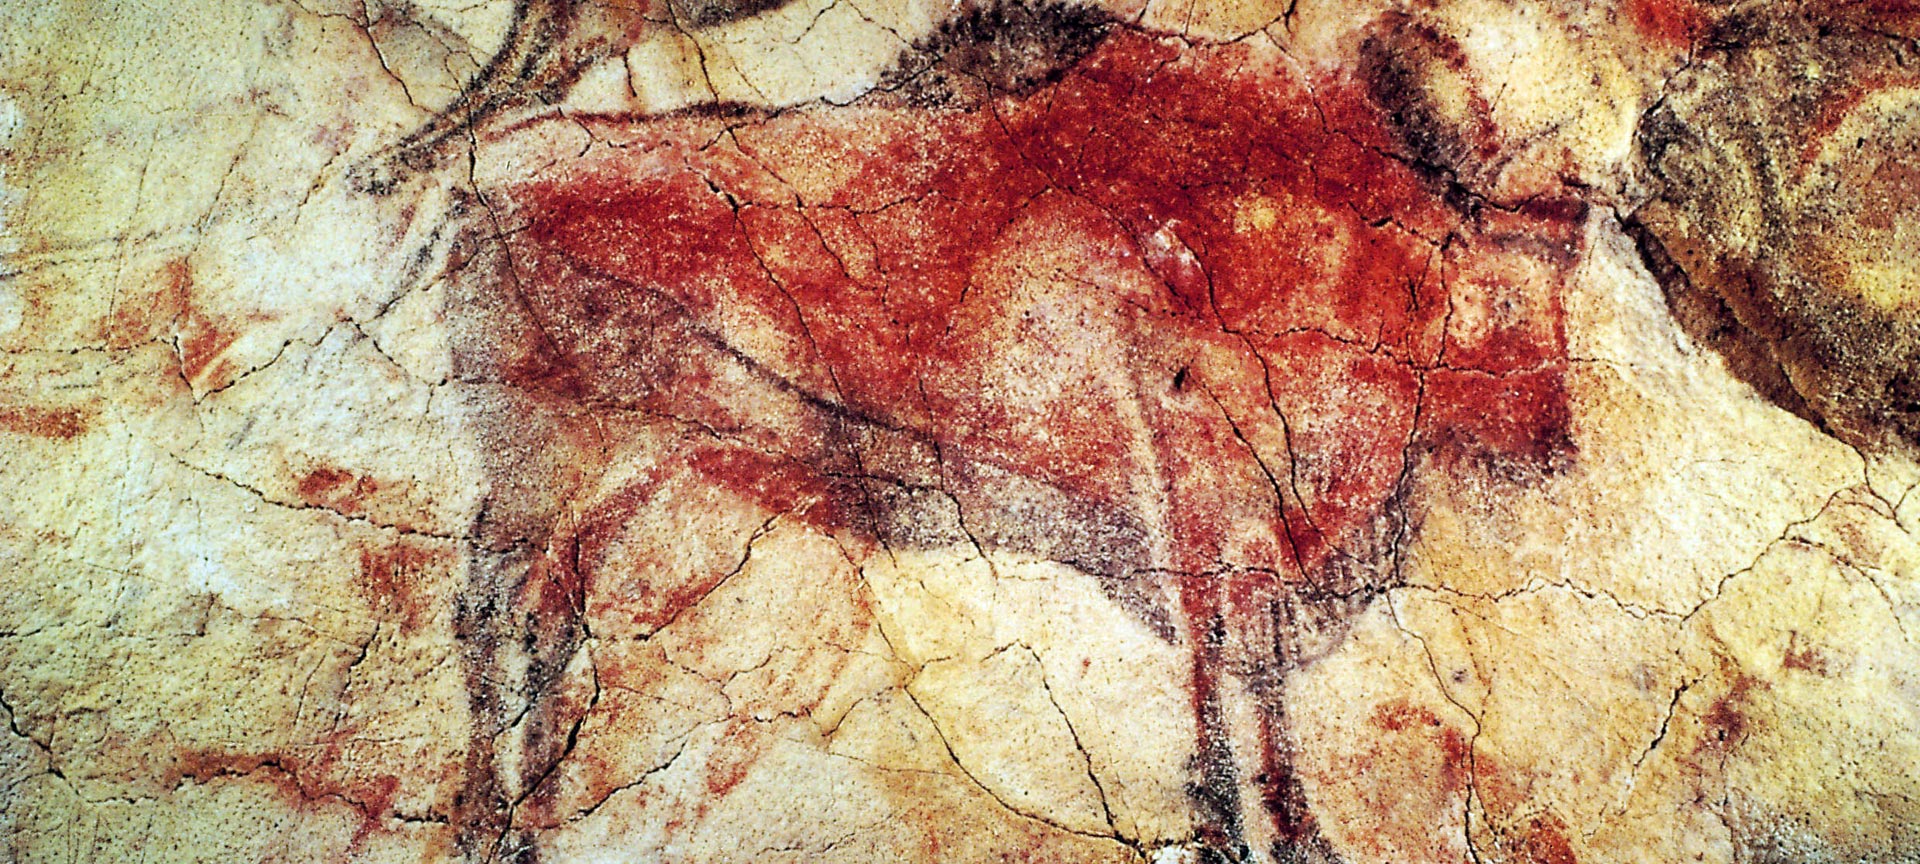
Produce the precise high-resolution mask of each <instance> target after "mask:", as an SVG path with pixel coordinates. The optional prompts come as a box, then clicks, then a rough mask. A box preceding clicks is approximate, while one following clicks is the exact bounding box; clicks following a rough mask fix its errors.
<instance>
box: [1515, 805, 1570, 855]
mask: <svg viewBox="0 0 1920 864" xmlns="http://www.w3.org/2000/svg"><path fill="white" fill-rule="evenodd" d="M1514 860H1516V861H1521V862H1526V864H1580V859H1579V858H1577V857H1575V856H1574V854H1573V844H1572V843H1571V842H1569V841H1568V840H1567V823H1566V822H1564V821H1562V820H1561V819H1560V817H1558V816H1555V815H1553V814H1551V813H1544V814H1541V815H1540V816H1536V817H1534V818H1533V819H1532V820H1531V821H1529V822H1528V823H1527V825H1526V827H1525V829H1523V830H1522V832H1521V833H1520V842H1519V845H1518V848H1516V849H1515V855H1514Z"/></svg>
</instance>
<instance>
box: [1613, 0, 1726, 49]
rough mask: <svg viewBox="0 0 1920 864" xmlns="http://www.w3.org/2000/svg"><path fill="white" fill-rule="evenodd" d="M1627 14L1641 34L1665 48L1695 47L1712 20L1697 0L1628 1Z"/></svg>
mask: <svg viewBox="0 0 1920 864" xmlns="http://www.w3.org/2000/svg"><path fill="white" fill-rule="evenodd" d="M1626 13H1627V17H1628V20H1630V21H1632V22H1633V27H1634V29H1635V30H1636V31H1638V32H1639V33H1640V35H1641V36H1642V37H1644V38H1646V39H1648V40H1649V41H1652V42H1654V43H1655V44H1658V45H1660V46H1662V47H1666V48H1687V47H1690V46H1692V45H1693V44H1694V43H1695V42H1696V41H1697V40H1698V39H1699V38H1700V37H1701V36H1702V35H1704V34H1705V33H1706V31H1707V28H1708V26H1709V25H1710V24H1711V23H1712V18H1711V16H1710V15H1709V14H1708V12H1707V10H1706V9H1705V8H1703V7H1702V6H1701V5H1700V3H1699V2H1697V0H1627V3H1626Z"/></svg>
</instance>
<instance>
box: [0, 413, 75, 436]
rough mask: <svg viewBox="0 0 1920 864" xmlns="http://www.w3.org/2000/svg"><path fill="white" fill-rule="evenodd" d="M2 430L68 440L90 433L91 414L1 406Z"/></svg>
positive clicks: (0, 420)
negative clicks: (88, 415) (89, 419)
mask: <svg viewBox="0 0 1920 864" xmlns="http://www.w3.org/2000/svg"><path fill="white" fill-rule="evenodd" d="M0 431H3V432H11V433H13V434H15V435H27V436H31V437H34V438H52V439H55V440H59V441H67V440H71V439H73V438H77V437H79V436H80V435H82V434H85V433H86V431H87V415H86V414H84V413H81V412H80V411H79V410H77V409H73V408H47V407H43V406H39V405H0Z"/></svg>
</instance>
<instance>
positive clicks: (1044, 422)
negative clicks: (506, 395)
mask: <svg viewBox="0 0 1920 864" xmlns="http://www.w3.org/2000/svg"><path fill="white" fill-rule="evenodd" d="M1635 8H1646V9H1648V10H1651V11H1648V12H1647V13H1646V15H1648V16H1651V17H1649V18H1648V21H1650V22H1654V23H1659V22H1665V21H1668V20H1669V19H1670V18H1671V17H1672V13H1671V10H1672V9H1673V8H1674V7H1672V6H1671V5H1661V6H1657V7H1655V6H1648V5H1647V4H1641V5H1640V6H1636V7H1635ZM1660 10H1668V11H1660ZM1662 16H1666V17H1662ZM1662 26H1667V25H1664V24H1663V25H1662ZM1676 26H1677V25H1676ZM1689 26H1690V25H1689ZM1311 83H1312V85H1313V86H1312V87H1309V86H1308V84H1309V82H1307V81H1305V80H1303V79H1301V78H1300V77H1299V76H1298V75H1297V74H1296V73H1295V72H1293V71H1292V70H1291V67H1288V66H1286V65H1284V64H1282V63H1279V62H1277V61H1276V60H1274V59H1272V58H1267V57H1262V56H1260V55H1258V54H1256V53H1255V52H1254V50H1253V49H1251V48H1248V47H1246V46H1237V45H1236V46H1217V47H1206V48H1187V49H1184V50H1183V49H1181V48H1180V47H1177V44H1176V43H1173V42H1169V41H1160V40H1156V39H1152V38H1149V37H1147V36H1144V35H1141V34H1138V33H1134V32H1130V31H1122V32H1119V33H1117V34H1116V35H1115V36H1113V37H1112V38H1110V39H1108V40H1107V41H1106V42H1105V43H1104V44H1103V46H1102V47H1101V48H1099V49H1098V50H1097V51H1095V52H1094V53H1093V54H1092V55H1090V56H1089V57H1087V58H1086V59H1085V60H1084V61H1083V62H1082V63H1081V64H1079V65H1078V66H1077V67H1076V68H1075V69H1074V70H1073V71H1072V72H1071V73H1069V74H1068V75H1066V76H1065V78H1064V79H1063V80H1061V81H1059V82H1058V83H1057V84H1054V85H1052V86H1050V87H1048V88H1046V89H1044V90H1041V91H1039V92H1037V93H1034V94H1032V95H1030V96H1028V97H1024V98H1003V99H1000V100H998V101H997V102H995V103H994V105H993V106H992V109H991V110H982V111H974V112H962V111H940V110H904V109H900V110H894V109H881V108H862V107H851V108H841V109H833V110H807V111H794V112H788V113H784V114H780V115H777V116H770V117H762V118H758V119H757V121H755V122H750V123H748V124H746V125H742V126H739V127H738V128H737V130H736V131H734V132H732V133H729V134H721V133H722V126H721V125H720V124H719V123H718V122H716V121H714V120H713V119H712V118H699V117H683V118H677V119H668V120H655V121H651V122H648V123H644V124H634V123H631V122H629V121H626V120H622V119H618V118H615V119H608V120H601V121H590V122H598V123H599V124H600V125H601V126H602V131H604V132H606V133H608V134H609V135H610V136H612V137H616V138H622V139H625V140H626V141H627V144H628V146H626V147H624V148H621V149H609V150H602V151H597V152H596V153H593V154H589V155H588V156H586V157H584V158H582V159H579V160H570V161H563V162H561V163H560V164H559V165H557V166H556V167H555V168H554V169H552V170H551V171H549V172H548V173H547V174H546V175H545V176H543V177H541V178H539V179H537V180H536V181H534V182H530V183H528V184H526V185H524V186H521V187H518V188H513V189H509V190H507V191H506V193H505V195H504V197H503V200H500V201H498V202H497V205H504V209H505V210H507V211H508V212H511V213H512V214H513V218H515V219H516V220H518V221H519V222H520V223H523V224H524V226H525V230H523V231H518V232H514V233H511V234H510V235H509V240H508V243H509V248H510V250H511V251H512V253H513V260H514V262H515V265H514V266H515V267H516V268H517V269H516V274H517V279H516V282H515V286H516V289H515V290H517V291H518V292H519V294H520V297H522V298H523V299H524V302H525V304H526V308H527V310H528V313H529V315H530V317H531V318H532V319H533V320H534V321H535V322H536V323H537V324H538V326H539V328H540V334H539V343H538V344H531V343H529V344H519V343H515V344H503V345H502V346H500V347H499V348H498V351H499V352H500V356H501V357H503V358H506V361H505V362H504V363H503V365H506V366H507V367H508V375H509V377H510V378H512V379H513V380H514V381H515V383H518V384H520V385H521V386H524V387H528V388H533V389H538V390H545V391H549V392H551V393H553V394H555V395H558V396H561V397H564V398H567V399H576V400H581V401H583V402H586V403H588V404H613V405H619V406H622V407H629V408H631V407H637V408H641V409H645V410H647V411H652V412H659V413H662V414H669V415H673V416H675V417H679V418H682V419H684V420H688V421H692V422H693V423H696V424H698V425H700V426H703V427H706V428H709V429H712V430H716V431H718V432H721V433H722V439H723V440H724V441H725V442H726V443H717V444H712V445H710V446H702V447H700V448H696V449H694V450H692V451H691V452H689V453H687V454H686V455H685V459H686V461H687V462H688V463H689V464H690V465H691V466H692V467H693V468H694V469H695V470H696V471H698V472H699V474H701V475H702V476H704V477H706V478H707V479H708V480H710V481H711V483H713V484H714V485H716V486H718V487H720V488H724V489H726V490H729V491H730V492H731V493H732V494H734V495H737V496H740V497H743V498H745V499H747V500H750V501H754V502H756V503H758V504H760V505H762V506H764V507H766V508H768V509H769V510H772V511H775V512H792V513H795V514H796V515H797V516H798V517H800V518H803V519H805V520H806V521H808V522H809V523H811V524H813V525H815V526H817V527H819V528H821V529H822V530H827V531H833V532H837V533H843V534H844V533H846V532H849V531H853V532H855V533H857V532H858V531H859V530H861V529H863V528H864V529H868V530H869V531H870V533H871V534H873V535H876V536H885V534H886V530H885V529H886V526H885V525H884V524H883V523H884V520H885V519H887V518H889V517H888V516H887V515H886V514H885V513H884V512H882V511H883V510H884V508H883V507H881V506H880V505H879V504H877V503H876V501H875V499H874V496H875V494H876V493H875V492H874V491H873V489H872V488H871V487H870V486H866V485H862V483H861V482H860V480H859V478H862V477H880V478H882V480H883V481H884V482H885V483H891V484H896V485H900V486H903V487H913V486H916V485H918V486H936V487H939V488H940V489H942V490H944V491H945V492H946V493H947V494H950V495H951V496H952V497H953V498H954V499H955V500H957V501H958V502H959V504H960V505H961V509H962V510H963V512H967V513H968V514H969V515H970V516H972V517H975V518H976V519H983V518H989V517H992V516H993V515H995V514H1001V515H1004V516H1005V517H1006V518H1008V519H1024V520H1028V521H1029V522H1033V523H1037V524H1038V525H1039V526H1040V527H1041V529H1043V531H1044V530H1046V529H1050V528H1054V527H1058V528H1060V529H1063V530H1064V529H1067V528H1071V527H1074V526H1076V525H1079V524H1083V523H1086V522H1090V521H1093V522H1097V521H1100V520H1103V519H1105V520H1109V521H1111V522H1112V523H1113V524H1114V525H1117V526H1120V527H1119V528H1116V529H1115V533H1114V535H1113V536H1114V537H1120V538H1125V537H1129V536H1134V535H1129V534H1127V530H1126V526H1128V525H1132V526H1137V527H1138V529H1139V530H1138V531H1137V532H1136V533H1137V534H1138V536H1140V537H1142V538H1145V539H1142V540H1140V541H1138V543H1139V545H1140V547H1141V548H1139V549H1134V550H1125V549H1122V550H1118V551H1115V552H1114V553H1113V554H1115V555H1123V554H1124V556H1125V557H1126V559H1127V565H1128V566H1129V568H1131V569H1135V570H1144V569H1154V570H1157V571H1171V572H1177V573H1182V574H1185V575H1184V576H1181V577H1180V579H1179V583H1180V584H1179V594H1180V597H1181V604H1182V606H1183V607H1184V608H1183V609H1182V610H1181V612H1182V614H1183V617H1184V618H1185V619H1186V624H1187V631H1188V633H1189V634H1191V635H1192V640H1193V642H1194V643H1195V645H1196V647H1195V655H1194V665H1193V676H1194V689H1195V710H1196V712H1197V713H1202V714H1204V713H1205V712H1206V711H1207V710H1209V709H1208V708H1207V706H1206V703H1207V702H1208V700H1212V699H1215V698H1217V695H1218V693H1217V687H1218V685H1217V684H1216V683H1214V682H1215V678H1216V677H1217V673H1218V672H1219V671H1220V670H1221V669H1222V668H1223V667H1222V662H1223V657H1222V656H1221V655H1222V651H1223V650H1224V649H1222V648H1220V646H1218V645H1213V646H1211V647H1209V646H1207V645H1203V644H1201V643H1205V642H1209V641H1210V639H1209V637H1207V636H1206V635H1205V634H1208V633H1209V632H1212V631H1224V632H1226V633H1227V634H1228V637H1229V638H1237V637H1233V635H1232V634H1235V633H1240V634H1244V633H1247V632H1253V630H1254V629H1256V628H1257V627H1258V626H1260V625H1259V622H1260V621H1261V620H1263V619H1264V620H1265V621H1267V622H1268V623H1269V626H1270V624H1271V621H1272V616H1271V612H1270V609H1269V603H1270V601H1271V598H1273V597H1274V596H1276V595H1277V594H1278V593H1279V592H1280V591H1281V590H1282V588H1283V587H1284V586H1283V585H1282V584H1280V583H1283V582H1285V583H1292V582H1298V581H1300V580H1319V579H1322V578H1324V577H1325V576H1326V574H1327V573H1328V572H1330V569H1331V568H1334V567H1336V565H1338V564H1339V562H1341V561H1343V560H1344V561H1366V560H1372V559H1374V558H1376V557H1377V556H1378V555H1379V553H1380V550H1381V548H1383V545H1384V544H1388V543H1392V542H1398V538H1397V537H1394V536H1390V535H1392V532H1393V528H1392V526H1391V525H1390V524H1389V523H1390V519H1389V512H1390V509H1391V507H1392V501H1393V500H1394V499H1395V496H1396V495H1398V494H1400V493H1401V492H1402V491H1403V490H1404V489H1405V488H1406V487H1405V477H1406V476H1407V474H1408V472H1409V471H1410V470H1412V469H1415V468H1418V467H1421V466H1422V465H1428V464H1430V465H1433V466H1438V467H1439V468H1441V469H1443V470H1479V469H1484V468H1488V467H1492V468H1495V469H1498V470H1499V471H1501V472H1502V473H1504V474H1506V475H1508V476H1521V475H1524V474H1525V473H1526V472H1529V471H1530V472H1534V473H1535V474H1537V473H1538V472H1540V471H1544V470H1552V469H1554V468H1555V467H1556V466H1558V465H1559V464H1561V463H1563V462H1564V460H1566V459H1567V458H1569V457H1570V456H1571V454H1572V444H1571V442H1570V439H1569V428H1568V427H1569V409H1568V396H1567V391H1566V383H1565V370H1566V363H1567V358H1566V335H1565V332H1564V310H1563V308H1562V300H1561V294H1562V286H1563V284H1564V279H1565V278H1566V276H1567V274H1568V272H1569V271H1570V270H1571V265H1572V262H1573V261H1574V259H1575V258H1576V257H1577V242H1578V240H1577V238H1578V226H1579V223H1580V221H1581V219H1582V218H1583V216H1584V211H1583V209H1582V208H1581V207H1580V206H1579V205H1577V204H1571V203H1565V202H1538V203H1536V204H1535V205H1532V206H1530V207H1528V208H1525V209H1523V210H1522V211H1521V212H1517V213H1504V212H1499V211H1493V210H1489V211H1486V212H1483V213H1481V214H1479V215H1477V216H1475V217H1473V218H1471V219H1463V218H1462V217H1461V216H1460V215H1459V214H1458V213H1457V212H1456V211H1455V210H1453V209H1452V208H1450V207H1449V206H1448V205H1447V204H1446V203H1445V202H1444V201H1443V198H1442V191H1443V190H1442V189H1441V188H1440V186H1439V184H1438V183H1437V182H1435V181H1433V180H1430V179H1429V178H1426V177H1422V176H1421V175H1419V174H1418V173H1416V172H1415V171H1414V170H1413V169H1412V168H1410V167H1408V165H1406V164H1404V163H1403V162H1401V161H1398V160H1395V159H1393V158H1389V157H1388V156H1386V155H1383V154H1382V152H1381V148H1385V147H1389V146H1391V144H1392V142H1393V136H1392V134H1391V133H1390V131H1389V127H1388V126H1387V125H1386V122H1385V118H1384V117H1383V116H1382V111H1381V110H1380V108H1379V107H1378V106H1376V105H1374V104H1373V103H1372V102H1371V101H1369V99H1368V97H1367V96H1366V95H1365V93H1364V89H1363V88H1362V87H1361V86H1360V85H1358V84H1356V83H1354V82H1352V81H1350V80H1348V79H1345V78H1329V79H1328V80H1318V81H1314V82H1311ZM503 338H504V337H503ZM513 338H520V337H518V336H516V337H513ZM1008 476H1011V477H1015V478H1022V480H1023V481H1024V482H1027V483H1029V484H1031V485H1033V486H1037V487H1044V488H1046V489H1049V490H1053V491H1054V493H1057V494H1056V497H1055V498H1052V499H1046V500H1052V501H1054V502H1056V503H1055V504H1053V505H1049V506H1052V507H1054V508H1055V509H1053V510H1042V511H1039V512H1026V511H1021V512H1018V513H1006V512H1005V511H1006V509H1007V508H1008V507H1009V506H1010V505H1009V504H1008V496H1007V494H1005V492H1004V490H1006V489H1008V488H1013V487H1009V486H1008V485H1006V481H1004V480H1003V479H996V478H1004V477H1008ZM1062 502H1064V503H1062ZM996 508H998V509H996ZM1009 536H1012V535H1009ZM1024 542H1035V543H1037V542H1039V541H1024ZM1121 542H1122V541H1121V540H1116V541H1115V543H1121ZM583 590H590V588H588V587H583V586H570V587H569V589H568V590H567V591H566V592H564V593H565V594H567V595H569V596H577V594H576V592H578V591H583ZM672 605H673V604H672V603H667V604H663V606H664V607H671V606H672ZM1240 641H1251V640H1245V639H1241V640H1240ZM1268 644H1269V645H1271V642H1269V643H1268ZM1269 734H1270V735H1271V730H1269ZM1456 737H1457V736H1456ZM1446 743H1447V744H1448V746H1450V747H1461V746H1464V745H1462V744H1460V743H1459V742H1458V741H1455V740H1453V739H1446ZM1268 745H1269V749H1270V750H1271V749H1273V748H1274V747H1276V746H1278V745H1277V744H1276V743H1275V742H1274V741H1272V740H1269V742H1268ZM1464 755H1465V754H1464V753H1461V754H1452V753H1450V754H1449V760H1448V764H1449V765H1451V764H1453V762H1454V761H1455V760H1454V759H1453V758H1452V757H1454V756H1459V757H1460V758H1462V759H1464ZM1271 758H1279V757H1277V756H1272V754H1270V760H1271ZM722 791H723V790H720V789H716V790H715V792H716V794H719V793H720V792H722ZM1274 794H1278V793H1274ZM1269 803H1270V804H1272V802H1269ZM1282 803H1284V802H1282ZM1274 806H1279V805H1274Z"/></svg>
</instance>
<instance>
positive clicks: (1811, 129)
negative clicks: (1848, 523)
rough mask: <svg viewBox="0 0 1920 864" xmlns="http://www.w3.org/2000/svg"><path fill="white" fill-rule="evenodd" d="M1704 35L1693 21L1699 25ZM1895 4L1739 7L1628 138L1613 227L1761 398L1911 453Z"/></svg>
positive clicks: (1914, 387) (1903, 13)
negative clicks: (1626, 212) (1638, 165)
mask: <svg viewBox="0 0 1920 864" xmlns="http://www.w3.org/2000/svg"><path fill="white" fill-rule="evenodd" d="M1703 26H1704V25H1703ZM1915 37H1920V10H1916V9H1914V8H1912V7H1911V6H1910V5H1909V4H1846V5H1844V6H1836V7H1834V8H1826V6H1824V5H1821V4H1809V5H1805V6H1801V5H1797V4H1776V5H1769V6H1755V7H1750V8H1745V7H1743V8H1741V9H1740V10H1738V12H1737V13H1729V14H1727V15H1725V16H1724V17H1722V18H1720V19H1718V20H1717V21H1716V22H1715V23H1714V24H1713V25H1712V26H1711V27H1709V28H1707V29H1706V31H1705V35H1704V36H1703V37H1702V39H1703V44H1704V45H1706V46H1707V48H1706V50H1704V51H1703V52H1702V53H1701V56H1700V57H1699V62H1698V63H1697V64H1696V65H1695V66H1694V67H1692V68H1691V69H1690V70H1689V71H1688V72H1687V73H1686V74H1685V75H1684V76H1683V77H1682V78H1681V79H1680V80H1679V81H1678V82H1677V83H1676V86H1674V87H1673V88H1671V93H1670V95H1669V97H1668V98H1667V99H1665V100H1663V101H1662V102H1661V103H1660V104H1659V105H1658V106H1656V108H1655V109H1654V110H1652V111H1649V112H1648V114H1647V115H1646V118H1645V120H1644V121H1643V122H1642V124H1641V127H1640V130H1639V134H1638V147H1639V150H1640V154H1641V159H1642V164H1643V165H1644V166H1645V168H1646V174H1647V176H1648V177H1649V179H1650V181H1651V184H1652V187H1653V193H1654V196H1653V198H1652V200H1650V201H1648V202H1647V203H1646V204H1645V205H1644V206H1642V207H1641V208H1640V209H1639V210H1638V211H1637V212H1635V213H1634V214H1632V216H1631V217H1630V218H1629V219H1628V220H1627V228H1628V230H1629V232H1630V233H1631V234H1632V236H1633V238H1634V239H1635V241H1636V242H1637V243H1638V244H1639V247H1640V250H1641V253H1642V256H1643V258H1644V260H1645V261H1646V263H1647V266H1648V269H1649V270H1650V271H1651V272H1652V273H1653V275H1654V276H1655V277H1656V278H1657V279H1658V280H1659V281H1660V284H1661V285H1662V286H1663V287H1664V288H1665V290H1666V295H1667V300H1668V305H1669V308H1670V309H1671V310H1672V312H1673V315H1674V317H1675V319H1676V320H1678V321H1679V322H1680V324H1681V325H1682V326H1683V327H1684V328H1685V329H1686V331H1687V332H1688V334H1689V335H1691V336H1692V337H1693V338H1694V339H1695V340H1696V341H1697V342H1699V343H1701V344H1703V345H1705V346H1707V347H1710V348H1713V349H1714V350H1715V351H1717V352H1718V353H1719V354H1720V355H1721V356H1722V357H1724V358H1725V359H1726V362H1727V366H1728V368H1729V369H1730V370H1731V371H1732V372H1733V373H1734V374H1735V375H1736V376H1738V377H1740V378H1741V379H1742V380H1744V381H1746V382H1747V383H1748V384H1750V385H1751V386H1752V387H1753V388H1754V389H1755V390H1756V391H1758V392H1759V393H1760V394H1761V395H1762V396H1764V397H1766V398H1767V399H1769V400H1770V401H1772V402H1773V403H1775V404H1776V405H1779V406H1780V407H1782V408H1785V409H1787V410H1789V411H1792V412H1793V413H1795V414H1797V415H1799V416H1800V417H1802V418H1804V419H1805V420H1807V421H1808V422H1810V423H1812V424H1814V425H1815V426H1817V427H1818V428H1820V429H1821V430H1822V431H1825V432H1827V433H1829V434H1832V435H1834V436H1836V437H1838V438H1840V439H1841V440H1843V441H1845V442H1847V443H1849V444H1851V445H1853V446H1856V447H1860V448H1864V449H1868V450H1887V449H1892V450H1899V451H1905V452H1908V453H1911V452H1915V449H1916V448H1920V398H1916V395H1920V384H1916V382H1920V316H1916V315H1915V314H1914V313H1915V309H1916V308H1920V306H1917V305H1916V304H1920V266H1916V263H1915V262H1916V260H1920V244H1916V243H1915V241H1914V240H1913V238H1914V237H1916V236H1920V224H1917V223H1920V162H1916V157H1915V153H1917V152H1920V121H1916V119H1915V118H1916V116H1920V115H1916V113H1915V110H1914V109H1915V107H1916V103H1915V101H1914V100H1913V99H1911V98H1910V96H1903V95H1902V94H1908V93H1910V92H1911V91H1910V89H1909V88H1912V87H1915V86H1916V85H1920V73H1916V72H1915V69H1916V68H1920V66H1916V63H1915V61H1916V59H1920V55H1916V52H1915V49H1914V47H1913V46H1914V43H1913V41H1912V40H1913V39H1914V38H1915Z"/></svg>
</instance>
